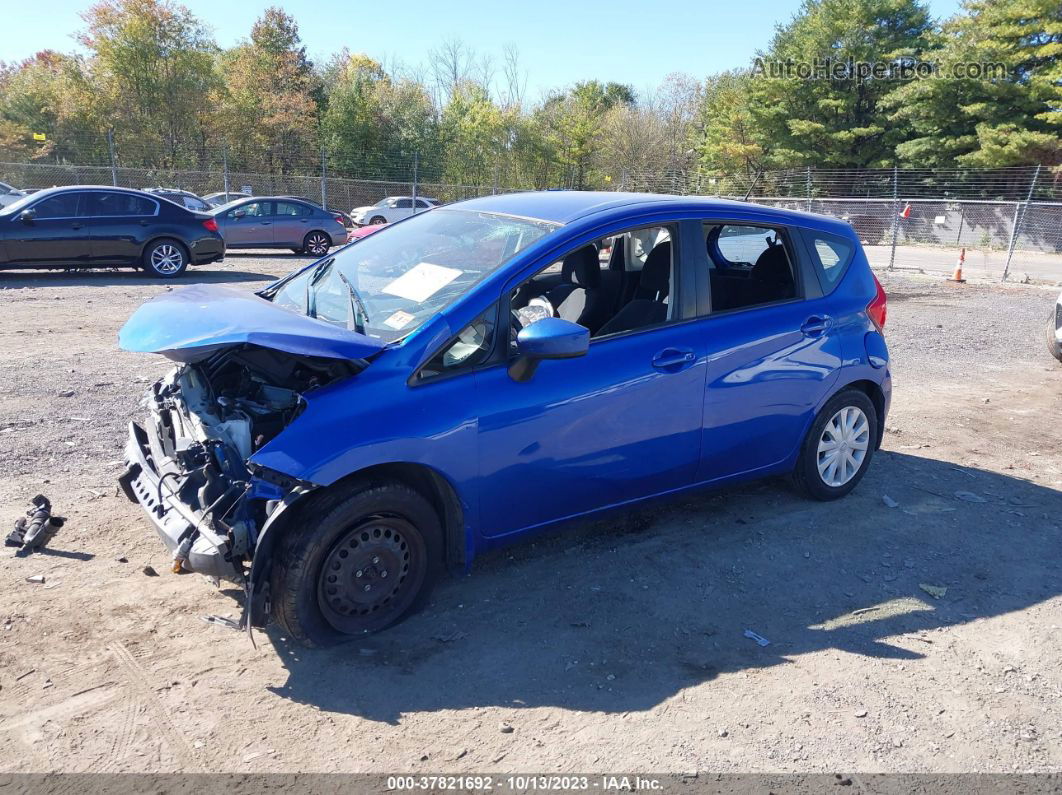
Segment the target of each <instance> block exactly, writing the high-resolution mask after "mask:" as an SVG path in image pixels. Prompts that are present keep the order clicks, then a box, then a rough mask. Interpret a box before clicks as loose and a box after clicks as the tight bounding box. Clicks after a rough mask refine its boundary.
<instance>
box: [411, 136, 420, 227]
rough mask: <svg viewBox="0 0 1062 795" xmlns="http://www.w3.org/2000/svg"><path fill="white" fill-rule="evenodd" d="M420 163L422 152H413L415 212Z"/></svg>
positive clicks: (415, 208) (414, 211) (414, 209)
mask: <svg viewBox="0 0 1062 795" xmlns="http://www.w3.org/2000/svg"><path fill="white" fill-rule="evenodd" d="M419 165H420V152H416V151H414V152H413V191H412V194H413V214H414V215H416V212H417V166H419Z"/></svg>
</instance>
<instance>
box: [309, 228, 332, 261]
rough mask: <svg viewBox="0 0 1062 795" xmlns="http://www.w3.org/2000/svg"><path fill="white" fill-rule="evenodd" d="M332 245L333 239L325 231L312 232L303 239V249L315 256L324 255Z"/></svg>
mask: <svg viewBox="0 0 1062 795" xmlns="http://www.w3.org/2000/svg"><path fill="white" fill-rule="evenodd" d="M331 247H332V239H331V238H330V237H329V236H328V235H326V234H325V233H324V232H310V234H308V235H306V237H305V238H304V239H303V241H302V250H303V251H305V252H306V253H307V254H309V255H311V256H314V257H323V256H324V255H325V254H327V253H328V249H330V248H331Z"/></svg>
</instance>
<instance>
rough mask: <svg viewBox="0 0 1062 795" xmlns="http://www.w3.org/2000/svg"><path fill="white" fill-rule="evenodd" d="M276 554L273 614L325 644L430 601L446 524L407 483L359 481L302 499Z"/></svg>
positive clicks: (305, 639)
mask: <svg viewBox="0 0 1062 795" xmlns="http://www.w3.org/2000/svg"><path fill="white" fill-rule="evenodd" d="M272 559H273V569H272V573H271V575H270V594H271V597H272V611H273V616H274V618H276V619H277V621H278V622H279V623H280V624H281V626H283V627H284V628H285V629H286V630H287V631H288V632H289V633H290V635H291V636H292V637H293V638H295V639H296V640H299V641H301V642H302V643H304V644H306V645H308V646H328V645H332V644H334V643H338V642H340V641H342V640H344V639H349V638H350V637H352V636H358V635H365V634H369V633H372V632H379V631H380V630H382V629H386V628H387V627H389V626H391V625H392V624H395V623H397V622H399V621H401V620H402V619H403V618H405V617H406V616H408V615H410V614H411V613H413V612H415V611H416V610H417V609H418V608H419V607H420V606H422V605H423V604H424V603H425V602H426V601H427V598H428V594H429V593H430V592H431V588H432V585H433V584H434V582H435V580H436V578H437V577H438V575H439V572H440V571H441V569H442V562H443V541H442V526H441V524H440V521H439V517H438V515H437V514H436V512H435V508H434V507H433V506H432V505H431V503H430V502H428V500H427V499H425V497H424V496H423V495H422V494H420V493H419V492H418V491H416V490H415V489H413V488H411V487H409V486H407V485H405V484H404V483H398V482H395V481H383V482H362V483H356V484H354V485H353V486H351V487H349V489H344V490H342V491H334V492H326V493H324V494H322V495H321V496H320V497H317V498H313V499H310V500H309V501H308V502H307V503H306V504H305V505H303V506H302V508H301V509H300V510H299V511H298V513H297V516H296V517H295V518H294V519H293V521H292V524H291V526H290V527H289V528H288V529H287V531H286V532H285V534H284V536H283V537H282V538H281V540H280V543H279V544H278V545H277V548H276V550H275V551H274V553H273V556H272Z"/></svg>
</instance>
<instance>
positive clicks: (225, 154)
mask: <svg viewBox="0 0 1062 795" xmlns="http://www.w3.org/2000/svg"><path fill="white" fill-rule="evenodd" d="M221 175H222V180H223V181H224V183H225V187H224V189H223V190H224V191H225V200H226V201H228V198H229V147H228V146H227V145H224V146H222V147H221Z"/></svg>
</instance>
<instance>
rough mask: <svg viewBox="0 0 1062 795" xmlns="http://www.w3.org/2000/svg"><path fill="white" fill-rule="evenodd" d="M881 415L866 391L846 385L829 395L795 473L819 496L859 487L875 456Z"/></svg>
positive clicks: (832, 497) (838, 494)
mask: <svg viewBox="0 0 1062 795" xmlns="http://www.w3.org/2000/svg"><path fill="white" fill-rule="evenodd" d="M877 438H878V415H877V411H876V410H875V408H874V404H873V403H872V402H871V400H870V398H869V397H867V395H866V393H864V392H860V391H859V390H857V389H846V390H844V391H843V392H840V393H838V394H836V395H834V396H833V397H832V398H830V400H829V402H827V403H826V405H825V406H823V408H822V411H820V412H819V414H818V416H817V417H816V418H815V422H813V423H812V425H811V429H810V430H809V431H808V435H807V437H805V439H804V443H803V445H802V446H801V448H800V457H799V458H798V459H797V465H796V468H795V469H794V471H793V477H794V480H795V481H796V484H797V487H798V488H799V489H800V490H801V491H803V492H804V493H805V494H806V495H808V496H809V497H814V498H815V499H817V500H835V499H837V498H838V497H843V496H844V495H846V494H847V493H848V492H850V491H851V490H852V489H854V488H855V487H856V485H857V484H858V483H859V481H860V480H862V479H863V475H865V474H866V471H867V467H869V466H870V459H871V458H873V456H874V445H875V443H876V440H877Z"/></svg>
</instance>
